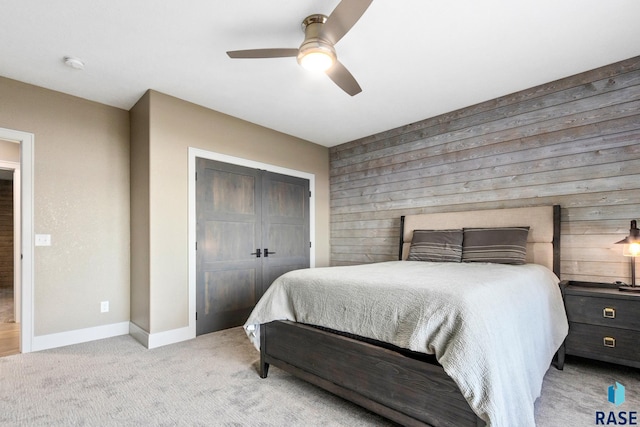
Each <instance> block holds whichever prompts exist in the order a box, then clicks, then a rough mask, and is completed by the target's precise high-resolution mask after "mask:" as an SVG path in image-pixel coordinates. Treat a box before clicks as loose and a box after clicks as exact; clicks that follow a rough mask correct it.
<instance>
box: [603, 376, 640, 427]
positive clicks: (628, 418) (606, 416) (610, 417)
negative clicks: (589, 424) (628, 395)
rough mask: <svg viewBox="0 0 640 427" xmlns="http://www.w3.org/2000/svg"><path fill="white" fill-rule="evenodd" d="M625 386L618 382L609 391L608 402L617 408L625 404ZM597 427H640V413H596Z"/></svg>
mask: <svg viewBox="0 0 640 427" xmlns="http://www.w3.org/2000/svg"><path fill="white" fill-rule="evenodd" d="M624 392H625V389H624V386H623V385H622V384H620V383H619V382H617V381H616V383H615V384H613V385H611V386H610V387H609V388H608V390H607V400H608V401H609V402H611V403H612V404H614V405H616V407H618V406H620V405H622V404H623V403H624V399H625V397H624ZM596 425H601V426H624V425H630V426H637V425H638V412H637V411H618V412H615V411H609V412H605V411H596Z"/></svg>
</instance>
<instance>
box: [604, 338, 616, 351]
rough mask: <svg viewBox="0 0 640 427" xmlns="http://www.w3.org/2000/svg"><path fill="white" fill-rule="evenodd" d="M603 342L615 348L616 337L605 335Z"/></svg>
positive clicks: (606, 345)
mask: <svg viewBox="0 0 640 427" xmlns="http://www.w3.org/2000/svg"><path fill="white" fill-rule="evenodd" d="M602 343H603V344H604V346H605V347H611V348H614V347H615V346H616V339H615V338H613V337H604V338H603V339H602Z"/></svg>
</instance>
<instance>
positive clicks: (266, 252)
mask: <svg viewBox="0 0 640 427" xmlns="http://www.w3.org/2000/svg"><path fill="white" fill-rule="evenodd" d="M273 254H275V252H269V248H264V257H265V258H267V257H269V255H273Z"/></svg>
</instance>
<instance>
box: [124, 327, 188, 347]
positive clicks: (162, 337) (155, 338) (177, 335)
mask: <svg viewBox="0 0 640 427" xmlns="http://www.w3.org/2000/svg"><path fill="white" fill-rule="evenodd" d="M129 335H131V336H132V337H134V338H135V339H136V340H138V342H140V344H142V345H143V346H145V347H147V348H148V349H152V348H157V347H162V346H165V345H169V344H175V343H178V342H181V341H187V340H190V339H193V338H195V337H196V336H195V331H194V330H193V328H191V327H190V326H185V327H184V328H179V329H172V330H170V331H165V332H158V333H155V334H150V333H149V332H147V331H145V330H144V329H142V328H140V327H139V326H138V325H136V324H135V323H130V324H129Z"/></svg>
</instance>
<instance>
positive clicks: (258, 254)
mask: <svg viewBox="0 0 640 427" xmlns="http://www.w3.org/2000/svg"><path fill="white" fill-rule="evenodd" d="M251 255H255V256H256V258H260V255H262V254H261V253H260V248H258V249H256V251H255V252H251ZM264 256H267V254H266V250H265V254H264Z"/></svg>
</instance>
